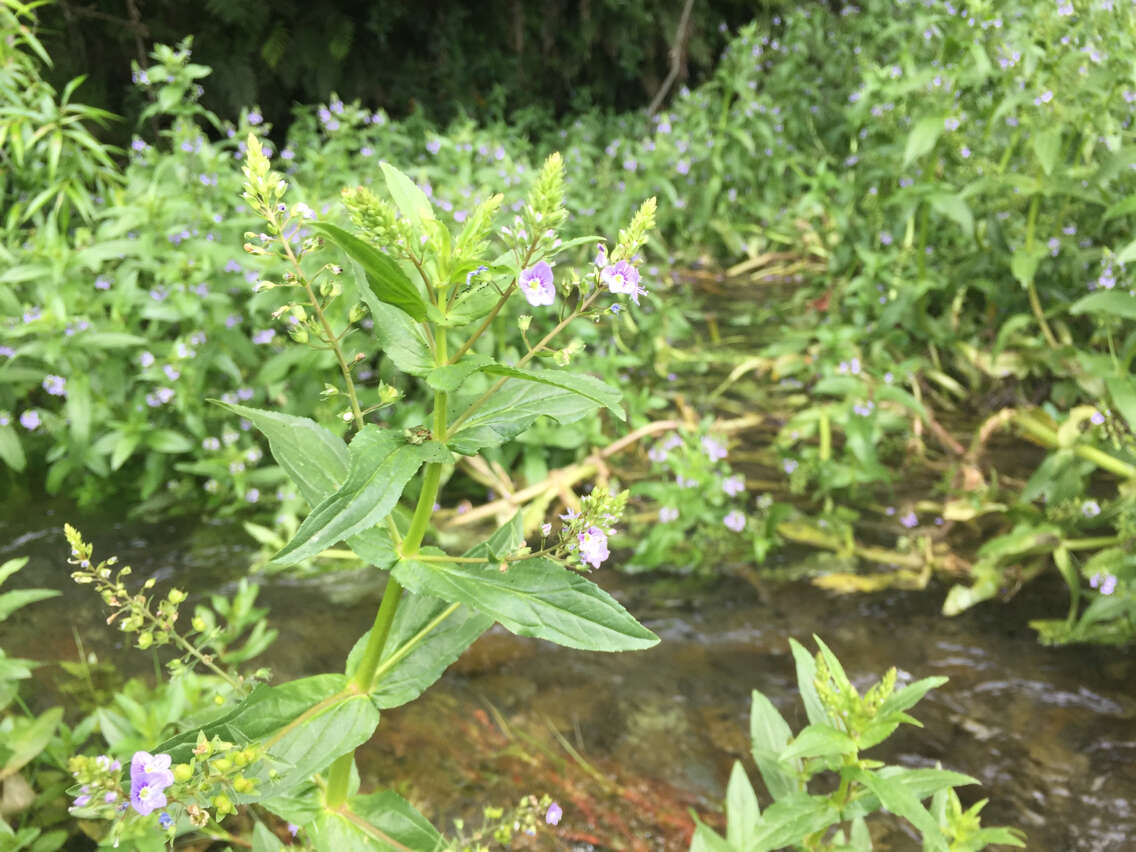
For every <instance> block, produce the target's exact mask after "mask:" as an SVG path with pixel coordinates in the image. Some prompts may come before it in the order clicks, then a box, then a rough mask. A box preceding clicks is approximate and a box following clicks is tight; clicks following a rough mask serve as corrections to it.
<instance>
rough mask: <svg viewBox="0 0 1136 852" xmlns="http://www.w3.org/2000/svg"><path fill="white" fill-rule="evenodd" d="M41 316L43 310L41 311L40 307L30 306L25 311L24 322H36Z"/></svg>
mask: <svg viewBox="0 0 1136 852" xmlns="http://www.w3.org/2000/svg"><path fill="white" fill-rule="evenodd" d="M41 316H43V311H41V310H40V309H39V308H36V307H32V308H28V309H27V310H26V311H24V322H25V323H29V322H35V321H36V320H37V319H39V318H40V317H41Z"/></svg>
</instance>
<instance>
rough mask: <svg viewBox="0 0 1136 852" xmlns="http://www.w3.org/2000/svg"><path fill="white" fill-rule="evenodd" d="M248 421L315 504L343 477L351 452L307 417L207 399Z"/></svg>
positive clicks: (341, 481)
mask: <svg viewBox="0 0 1136 852" xmlns="http://www.w3.org/2000/svg"><path fill="white" fill-rule="evenodd" d="M210 402H213V403H215V404H217V405H220V406H221V407H223V408H227V409H228V410H229V411H231V412H233V413H234V414H236V415H238V416H240V417H244V418H245V419H246V420H248V421H249V422H251V423H252V425H253V426H255V427H256V428H257V429H258V430H260V432H261V434H263V435H264V437H265V438H267V439H268V449H269V451H270V452H271V453H272V457H273V458H274V459H275V460H276V463H277V464H278V465H280V467H281V468H283V469H284V472H285V473H286V474H288V478H289V479H291V480H292V482H294V483H295V484H296V487H297V488H299V489H300V494H301V495H302V496H303V498H304V499H305V500H307V501H308V504H309V505H312V506H315V505H317V504H318V503H320V502H321V501H322V500H323V499H324V498H325V497H327V496H328V495H329V494H332V493H334V492H336V491H338V490H339V486H340V485H342V483H343V481H344V480H345V479H347V473H348V469H349V467H350V464H351V454H350V452H348V449H347V445H346V444H344V443H343V441H342V440H341V439H339V438H338V437H336V436H335V435H333V434H332V433H331V432H329V431H328V430H327V429H324V428H323V427H322V426H320V425H319V424H318V423H316V422H315V421H314V420H310V419H308V418H307V417H294V416H293V415H291V414H281V413H280V412H277V411H265V410H263V409H260V408H249V407H247V406H244V405H236V404H234V403H227V402H221V401H219V400H216V399H212V400H210Z"/></svg>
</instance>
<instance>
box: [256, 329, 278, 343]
mask: <svg viewBox="0 0 1136 852" xmlns="http://www.w3.org/2000/svg"><path fill="white" fill-rule="evenodd" d="M275 336H276V331H275V330H274V329H271V328H266V329H263V330H261V331H258V332H256V333H255V334H253V336H252V342H253V343H256V344H258V345H263V344H265V343H271V342H272V338H274V337H275Z"/></svg>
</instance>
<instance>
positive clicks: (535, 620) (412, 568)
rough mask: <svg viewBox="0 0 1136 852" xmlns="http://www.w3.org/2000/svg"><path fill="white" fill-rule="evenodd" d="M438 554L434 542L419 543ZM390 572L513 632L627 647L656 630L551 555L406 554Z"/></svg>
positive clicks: (591, 647) (641, 643)
mask: <svg viewBox="0 0 1136 852" xmlns="http://www.w3.org/2000/svg"><path fill="white" fill-rule="evenodd" d="M422 552H423V553H428V554H430V555H432V556H437V557H439V558H441V557H444V556H445V554H444V553H442V552H441V551H439V550H437V549H436V548H426V549H424V550H423V551H422ZM392 574H393V576H394V578H395V579H396V580H398V581H399V582H400V583H402V585H403V586H405V587H406V588H408V589H410V590H411V591H414V592H418V593H420V594H425V595H433V596H434V597H437V598H441V599H442V600H444V601H452V602H459V603H463V604H465V605H466V606H468V607H471V608H472V609H475V610H477V611H478V612H483V613H485V614H486V615H488V616H490V617H491V618H493V619H494V620H495V621H499V622H500V623H501V624H502V625H503V626H504V627H505V628H506V629H508V630H511V631H512V632H514V633H516V634H518V635H519V636H535V637H537V638H540V639H547V640H548V641H550V642H555V643H556V644H558V645H564V646H565V647H568V648H579V649H581V650H585V651H633V650H640V649H642V648H650V647H651V646H652V645H655V644H656V643H658V641H659V638H658V637H657V636H656V635H655V634H654V633H652V632H651V631H650V630H648V629H647V628H645V627H643V626H642V625H641V624H640V623H639V622H638V621H636V620H635V619H634V618H633V617H632V616H631V614H630V613H628V612H627V610H625V609H624V608H623V607H622V606H620V605H619V603H617V602H616V600H615V599H614V598H613V597H612V596H611V595H609V594H608V593H607V592H605V591H604V590H603V589H601V588H600V587H599V586H597V585H596V584H595V583H593V582H591V581H590V580H588V579H586V578H584V577H582V576H580V575H579V574H577V573H575V572H573V571H569V570H568V569H566V568H564V567H562V566H561V565H559V564H558V563H556V562H553V561H552V560H551V559H545V558H543V557H535V558H532V559H523V560H520V561H518V562H512V563H509V565H508V569H507V570H505V571H501V570H500V568H499V566H497V565H492V564H489V565H480V564H476V563H466V562H463V563H450V562H442V561H438V562H434V561H430V562H423V561H420V560H417V559H404V560H402V561H401V562H399V563H398V564H397V565H395V567H394V569H393V571H392Z"/></svg>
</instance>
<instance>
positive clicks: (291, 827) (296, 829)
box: [288, 113, 378, 837]
mask: <svg viewBox="0 0 1136 852" xmlns="http://www.w3.org/2000/svg"><path fill="white" fill-rule="evenodd" d="M375 114H376V115H378V113H375ZM299 830H300V826H298V825H296V823H294V822H290V823H288V833H289V834H290V835H292V836H293V837H295V836H296V834H297V832H299Z"/></svg>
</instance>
